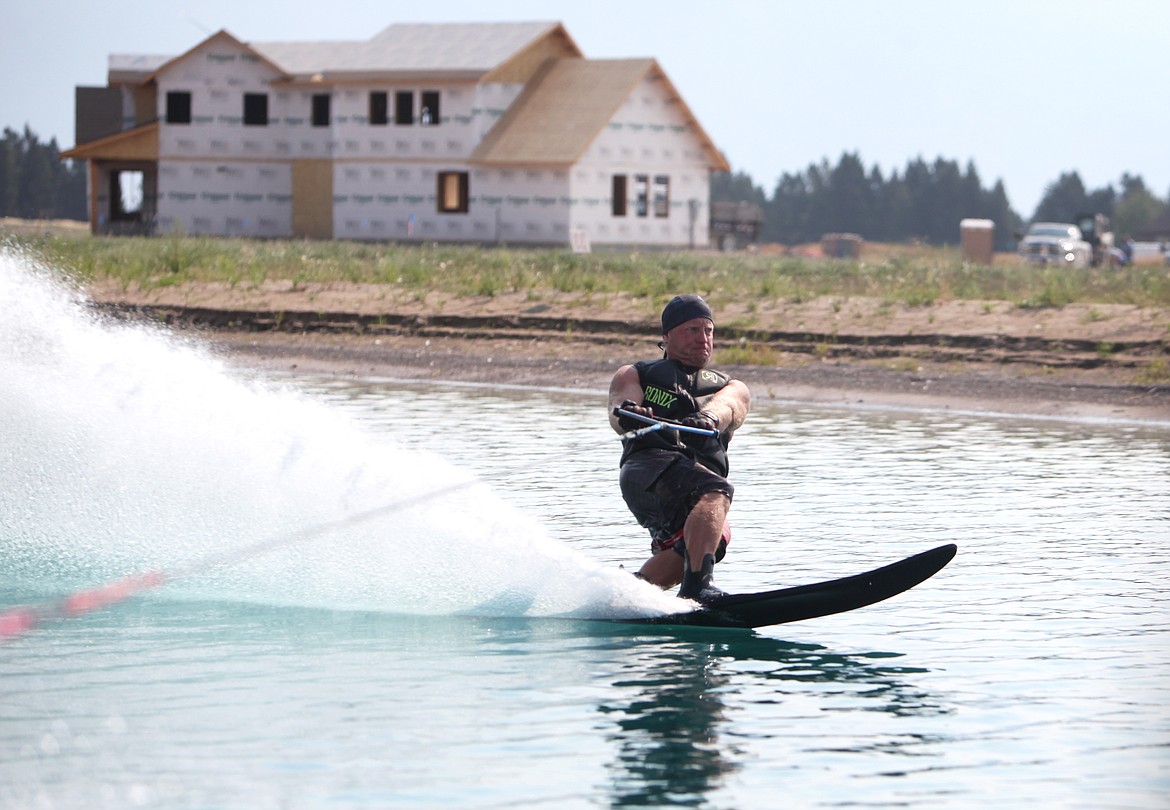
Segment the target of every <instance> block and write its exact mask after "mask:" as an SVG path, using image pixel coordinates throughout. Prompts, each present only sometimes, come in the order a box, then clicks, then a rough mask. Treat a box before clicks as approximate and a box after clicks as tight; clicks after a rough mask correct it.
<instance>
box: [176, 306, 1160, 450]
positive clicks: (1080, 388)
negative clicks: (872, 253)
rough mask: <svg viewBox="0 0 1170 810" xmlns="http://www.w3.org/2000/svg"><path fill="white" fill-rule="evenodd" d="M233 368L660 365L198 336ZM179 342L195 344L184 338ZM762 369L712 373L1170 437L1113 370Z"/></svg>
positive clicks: (513, 374)
mask: <svg viewBox="0 0 1170 810" xmlns="http://www.w3.org/2000/svg"><path fill="white" fill-rule="evenodd" d="M194 331H195V334H196V335H197V336H198V339H199V340H200V341H201V342H204V343H206V344H207V345H209V346H210V348H211V350H212V352H213V353H214V354H215V355H217V356H219V357H220V358H222V359H223V360H224V361H225V362H227V363H228V364H230V365H233V366H237V367H247V368H253V369H258V370H266V371H276V372H290V373H297V374H314V375H321V376H331V377H337V378H348V379H367V378H381V379H401V380H410V381H417V382H423V381H433V382H437V383H438V382H456V383H475V384H482V385H487V386H490V385H500V386H503V385H506V386H528V387H536V388H546V389H547V388H554V389H568V390H582V391H598V392H604V391H606V390H607V389H608V386H609V381H610V378H611V377H612V376H613V373H614V372H615V371H616V370H617V368H618V367H619V366H620V365H622V364H624V363H627V362H632V361H633V360H637V359H643V358H647V359H648V358H652V357H654V356H655V355H656V347H655V345H654V342H653V341H651V340H647V339H646V338H645V337H639V336H634V337H631V338H628V339H625V340H607V341H605V342H600V343H599V342H597V341H591V340H586V339H576V340H574V339H571V338H565V339H555V340H550V339H548V338H545V337H532V338H527V339H525V338H519V337H507V338H498V337H493V338H484V337H475V336H471V335H465V336H440V337H423V336H411V335H401V334H382V335H362V334H345V333H293V332H279V331H264V332H238V331H231V330H206V329H200V330H194ZM179 333H180V334H191V332H190V331H187V330H180V331H179ZM782 361H783V362H782V364H780V365H770V366H757V365H729V364H719V365H718V367H719V368H720V369H721V370H723V371H726V372H728V373H730V374H732V376H734V377H737V378H738V379H741V380H743V381H744V382H745V383H747V384H748V386H749V387H750V388H751V390H752V395H753V399H754V400H755V401H757V402H774V403H780V402H783V403H794V404H810V405H824V406H837V407H875V408H888V409H907V410H929V411H941V412H948V411H949V412H954V413H980V414H987V415H1011V416H1019V417H1029V416H1031V417H1039V418H1058V419H1094V420H1112V421H1135V422H1143V423H1149V424H1151V425H1158V424H1165V425H1166V426H1168V427H1170V386H1165V385H1136V384H1133V383H1130V382H1127V381H1126V380H1125V379H1124V375H1123V374H1120V373H1118V372H1117V371H1116V370H1113V369H1104V368H1102V369H1080V368H1073V369H1070V368H1063V369H1053V368H1045V367H1042V366H1027V367H1026V366H1023V365H1022V364H1018V363H1014V364H1010V366H1009V365H1008V364H1002V363H999V364H996V363H934V362H930V361H923V362H917V363H916V365H915V367H914V368H912V369H906V368H905V367H904V365H898V366H897V367H890V365H889V364H883V363H881V362H878V361H870V360H864V359H857V358H845V359H842V358H832V359H830V358H819V359H818V358H815V357H810V356H808V355H800V356H796V357H784V358H782Z"/></svg>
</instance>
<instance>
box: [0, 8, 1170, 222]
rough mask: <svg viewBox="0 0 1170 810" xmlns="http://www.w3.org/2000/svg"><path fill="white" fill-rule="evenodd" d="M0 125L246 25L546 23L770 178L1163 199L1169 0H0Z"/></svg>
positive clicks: (263, 35) (42, 116)
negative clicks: (629, 64)
mask: <svg viewBox="0 0 1170 810" xmlns="http://www.w3.org/2000/svg"><path fill="white" fill-rule="evenodd" d="M2 19H3V21H4V24H3V27H2V28H0V71H2V73H0V75H3V76H4V77H5V78H4V80H3V81H2V82H0V127H11V128H13V129H16V130H18V131H22V130H23V129H24V127H25V125H27V126H29V128H30V129H31V130H32V131H33V132H34V133H35V134H36V135H37V136H38V138H39V139H40V140H41V141H43V142H47V141H48V140H49V139H50V138H53V137H55V138H56V139H57V143H58V145H59V146H60V147H61V148H62V149H65V148H68V147H70V146H73V145H74V143H73V132H74V129H73V124H74V109H73V106H74V101H73V89H74V87H75V86H78V85H82V86H103V85H105V83H106V70H107V60H108V57H109V55H110V54H112V53H122V54H127V53H132V54H164V55H178V54H181V53H183V52H185V51H187V50H189V49H190V48H192V47H194V46H195V45H197V44H198V43H199V42H201V41H202V40H203V39H204V38H206V37H207V36H208V35H210V34H212V33H214V32H215V31H218V30H219V29H227V30H228V31H229V32H231V33H232V34H233V35H234V36H236V37H238V38H239V39H241V40H243V41H246V42H247V41H255V42H266V41H277V40H294V41H298V40H305V41H313V40H362V39H368V38H370V37H371V36H373V35H374V34H376V33H377V32H378V31H380V30H382V29H383V28H385V27H386V26H387V25H390V24H391V23H394V22H497V21H533V20H547V21H553V22H561V23H563V24H564V26H565V28H566V30H567V31H568V32H569V35H570V36H571V37H572V38H573V39H574V40H575V41H576V43H577V45H578V47H579V48H580V49H581V50H582V51H583V52H584V54H585V56H586V57H589V58H595V59H606V58H632V57H653V58H655V59H657V60H658V63H659V64H660V65H661V66H662V68H663V70H665V72H666V74H667V76H669V77H670V80H671V81H672V82H673V83H674V85H675V87H676V88H677V89H678V90H679V92H680V94H681V95H682V97H683V100H684V101H685V102H686V103H687V105H688V106H689V107H690V109H691V111H692V112H693V113H694V114H695V116H696V117H697V119H698V120H699V122H700V124H701V125H702V126H703V128H704V129H705V130H706V131H707V133H708V135H710V136H711V138H712V140H713V141H714V142H715V144H716V146H717V147H718V148H719V149H720V150H722V152H723V153H724V155H725V156H726V157H727V159H728V161H729V162H730V164H731V166H732V170H733V171H742V172H746V173H747V174H748V175H750V176H751V178H752V180H753V182H754V183H755V184H756V185H757V186H760V187H761V188H762V189H763V190H764V193H765V194H766V195H768V196H771V194H772V191H773V189H774V188H775V186H776V182H777V180H778V179H779V178H780V176H781V175H783V174H785V173H788V174H798V173H800V172H803V171H804V170H805V169H807V168H808V167H809V166H810V165H812V164H819V163H821V162H822V161H825V160H827V161H828V162H829V163H830V164H832V165H835V164H836V163H837V161H838V160H839V159H840V157H841V155H842V154H844V153H846V152H848V153H851V154H856V155H858V156H859V158H860V159H861V162H862V163H863V164H864V165H865V167H866V169H867V170H868V169H872V168H873V167H875V166H876V167H877V168H878V169H880V170H881V172H882V173H883V175H884V176H886V177H889V176H890V174H891V173H893V172H894V171H897V172H899V173H902V172H903V171H904V169H905V167H906V164H907V162H909V161H911V160H914V159H916V158H922V159H924V160H926V161H927V162H933V161H934V160H935V159H936V158H939V157H941V158H943V159H945V160H950V161H956V162H958V163H959V165H960V166H961V167H963V168H965V167H966V166H967V164H968V163H969V162H970V163H973V164H974V166H975V168H976V170H977V171H978V173H979V177H980V179H981V181H982V183H983V185H984V187H985V188H991V187H992V186H993V185H994V183H995V182H996V181H1002V182H1003V184H1004V187H1005V189H1006V190H1007V195H1008V199H1009V200H1010V202H1011V204H1012V207H1013V208H1014V209H1015V210H1016V211H1017V212H1018V213H1019V214H1020V215H1021V216H1023V217H1024V218H1025V219H1028V218H1030V217H1031V214H1032V212H1033V211H1034V210H1035V207H1036V205H1037V203H1039V201H1040V199H1041V198H1042V197H1043V195H1044V190H1045V188H1046V187H1047V186H1048V185H1049V184H1051V183H1054V182H1055V181H1056V180H1058V179H1059V178H1060V176H1061V175H1062V174H1065V173H1068V172H1074V171H1075V172H1077V173H1078V174H1079V175H1080V177H1081V180H1082V181H1083V182H1084V184H1085V186H1086V188H1087V189H1088V190H1090V191H1092V190H1095V189H1098V188H1102V187H1104V186H1107V185H1113V186H1114V188H1115V189H1118V190H1120V184H1119V181H1120V178H1121V176H1122V174H1124V173H1129V174H1131V175H1137V176H1140V177H1141V178H1142V179H1143V180H1144V181H1145V183H1146V187H1147V188H1148V189H1150V191H1151V192H1153V193H1154V194H1155V195H1157V196H1158V197H1161V198H1163V199H1166V198H1167V197H1168V196H1170V98H1168V94H1167V92H1166V89H1165V88H1166V79H1167V77H1170V2H1166V0H1110V2H1102V1H1101V0H979V2H950V0H819V2H814V1H813V0H804V1H803V2H796V0H719V2H709V0H706V1H704V2H699V1H698V0H575V1H574V2H567V1H566V0H493V2H491V3H484V2H482V0H428V2H425V3H417V2H415V3H406V2H400V0H324V1H322V0H279V2H271V1H270V0H103V2H96V0H45V2H43V3H32V2H26V1H25V0H8V2H5V3H4V4H3V11H2Z"/></svg>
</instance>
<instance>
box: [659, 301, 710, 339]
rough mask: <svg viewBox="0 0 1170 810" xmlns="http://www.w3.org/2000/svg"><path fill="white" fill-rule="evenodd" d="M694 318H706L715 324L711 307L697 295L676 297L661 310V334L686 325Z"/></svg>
mask: <svg viewBox="0 0 1170 810" xmlns="http://www.w3.org/2000/svg"><path fill="white" fill-rule="evenodd" d="M694 318H706V319H707V320H709V321H711V323H715V316H714V315H712V314H711V307H709V306H707V302H706V301H704V300H703V299H702V298H700V297H699V296H697V295H676V296H675V297H674V298H672V299H670V303H669V304H667V305H666V308H665V309H664V310H662V334H664V335H665V334H666V333H667V332H669V331H670V330H671V329H674V327H676V326H678V325H679V324H680V323H686V322H687V321H689V320H692V319H694Z"/></svg>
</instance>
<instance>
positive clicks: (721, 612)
mask: <svg viewBox="0 0 1170 810" xmlns="http://www.w3.org/2000/svg"><path fill="white" fill-rule="evenodd" d="M957 550H958V549H957V547H956V546H955V545H954V544H948V545H945V546H939V547H938V548H935V549H931V550H930V551H924V552H922V553H921V554H915V555H914V556H913V557H907V558H906V559H904V560H901V561H900V562H896V563H892V564H891V565H886V566H883V567H881V568H875V569H874V570H872V571H867V572H866V573H864V574H857V575H856V576H852V577H844V578H843V579H834V580H830V581H828V582H817V583H814V584H812V585H800V586H797V587H795V588H781V589H780V590H776V591H763V592H761V593H740V594H728V595H727V596H723V597H720V598H719V599H717V600H715V601H714V602H712V603H711V604H709V605H705V606H703V607H702V608H700V609H698V610H694V611H690V612H687V613H672V614H670V615H667V616H658V617H655V618H648V619H623V620H622V621H625V622H633V623H637V624H668V625H684V626H691V627H744V628H747V627H767V626H768V625H773V624H787V623H788V622H798V621H801V620H803V619H815V618H817V617H818V616H829V615H832V614H834V613H843V612H845V611H847V610H856V609H857V608H860V607H865V606H866V605H872V604H874V603H875V602H880V601H882V600H883V599H889V598H890V597H891V596H896V595H897V594H900V593H902V591H906V590H909V589H910V588H913V587H914V586H915V585H917V584H919V583H920V582H923V581H925V580H927V579H929V578H930V577H932V576H934V575H935V574H937V573H938V572H939V571H941V570H942V568H943V566H945V565H946V564H947V563H949V562H950V561H951V559H952V558H953V557H954V556H955V552H956V551H957Z"/></svg>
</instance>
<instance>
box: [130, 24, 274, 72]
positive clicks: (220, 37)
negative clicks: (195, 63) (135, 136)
mask: <svg viewBox="0 0 1170 810" xmlns="http://www.w3.org/2000/svg"><path fill="white" fill-rule="evenodd" d="M221 41H223V42H227V43H228V44H229V45H234V46H235V47H237V48H240V49H241V50H243V51H245V52H246V53H250V54H252V55H253V56H255V57H256V58H257V59H259V60H260V61H261V62H263V63H265V64H266V65H268V66H269V67H270V68H272V69H273V70H275V71H276V72H277V73H281V74H284V73H285V71H284V70H282V69H281V67H280V65H277V64H275V63H273V61H272V60H271V59H269V58H268V57H266V56H265V55H264V54H262V53H259V52H258V51H257V50H256V49H255V48H253V47H252V46H251V45H249V44H248V43H246V42H241V41H240V40H239V39H237V38H236V37H234V36H232V35H231V34H229V33H228V32H227V31H226V30H223V29H221V30H219V31H216V32H215V33H214V34H212V35H211V36H209V37H208V38H207V39H205V40H203V41H202V42H200V43H199V44H198V45H196V46H195V47H193V48H188V49H187V50H186V51H184V52H183V53H181V54H179V55H178V56H176V57H174V58H173V59H169V60H167V61H166V62H164V63H163V64H161V65H159V66H158V67H156V68H155V69H154V70H153V71H151V73H150V74H149V75H148V76H147V77H146V78H144V79H143V80H142V81H143V83H144V84H145V83H147V82H151V81H154V80H155V79H157V78H158V76H159V74H160V73H163V72H165V71H166V70H168V69H169V68H170V67H171V65H174V64H176V63H177V62H181V61H182V60H184V59H186V58H187V57H188V56H190V55H191V54H193V53H194V52H195V51H197V50H199V49H200V48H202V47H204V46H205V45H210V44H211V43H213V42H221Z"/></svg>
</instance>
